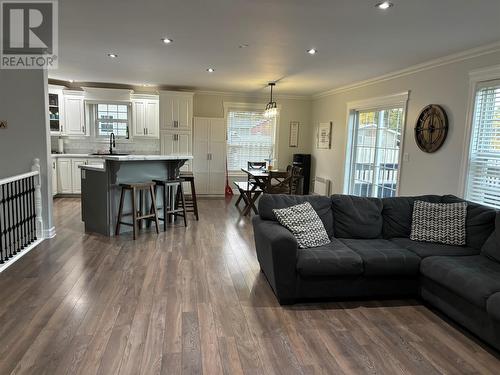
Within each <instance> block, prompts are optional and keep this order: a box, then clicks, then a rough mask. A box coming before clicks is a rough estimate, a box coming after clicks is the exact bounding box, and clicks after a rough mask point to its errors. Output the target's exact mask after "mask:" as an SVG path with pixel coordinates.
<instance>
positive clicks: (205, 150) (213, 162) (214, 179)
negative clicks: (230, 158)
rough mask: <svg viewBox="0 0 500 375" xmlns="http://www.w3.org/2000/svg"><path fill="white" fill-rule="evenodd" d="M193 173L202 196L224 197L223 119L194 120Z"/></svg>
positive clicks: (224, 152)
mask: <svg viewBox="0 0 500 375" xmlns="http://www.w3.org/2000/svg"><path fill="white" fill-rule="evenodd" d="M193 173H194V176H195V181H196V192H197V194H200V195H224V187H225V182H226V181H225V178H226V125H225V121H224V119H222V118H220V119H219V118H201V117H196V118H195V119H194V138H193Z"/></svg>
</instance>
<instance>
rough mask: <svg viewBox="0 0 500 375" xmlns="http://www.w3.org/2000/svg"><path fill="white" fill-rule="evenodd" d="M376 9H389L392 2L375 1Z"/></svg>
mask: <svg viewBox="0 0 500 375" xmlns="http://www.w3.org/2000/svg"><path fill="white" fill-rule="evenodd" d="M375 6H376V7H377V8H378V9H382V10H386V9H389V8H391V7H392V6H394V4H393V3H391V2H390V1H382V2H380V3H377V4H376V5H375Z"/></svg>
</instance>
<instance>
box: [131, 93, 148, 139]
mask: <svg viewBox="0 0 500 375" xmlns="http://www.w3.org/2000/svg"><path fill="white" fill-rule="evenodd" d="M132 112H133V115H132V120H133V123H134V124H133V132H132V134H133V136H134V137H144V136H146V125H145V124H144V119H145V112H146V102H145V101H143V100H134V101H133V105H132Z"/></svg>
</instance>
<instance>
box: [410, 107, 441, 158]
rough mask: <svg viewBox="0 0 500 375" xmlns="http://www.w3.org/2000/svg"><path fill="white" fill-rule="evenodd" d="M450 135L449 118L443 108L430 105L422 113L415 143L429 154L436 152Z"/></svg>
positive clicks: (416, 126)
mask: <svg viewBox="0 0 500 375" xmlns="http://www.w3.org/2000/svg"><path fill="white" fill-rule="evenodd" d="M447 135H448V116H447V115H446V112H445V110H444V109H443V107H441V106H440V105H437V104H430V105H428V106H427V107H425V108H424V109H422V111H421V112H420V115H419V116H418V119H417V123H416V124H415V142H417V145H418V147H419V148H420V149H421V150H422V151H424V152H428V153H432V152H436V151H437V150H438V149H439V148H440V147H441V146H442V145H443V143H444V141H445V140H446V136H447Z"/></svg>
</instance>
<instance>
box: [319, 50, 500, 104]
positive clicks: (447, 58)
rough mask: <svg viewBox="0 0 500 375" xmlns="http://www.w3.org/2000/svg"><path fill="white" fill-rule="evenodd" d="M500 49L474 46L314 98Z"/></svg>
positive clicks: (320, 94) (321, 93)
mask: <svg viewBox="0 0 500 375" xmlns="http://www.w3.org/2000/svg"><path fill="white" fill-rule="evenodd" d="M499 51H500V42H495V43H492V44H488V45H485V46H481V47H476V48H472V49H469V50H465V51H462V52H458V53H455V54H451V55H447V56H443V57H439V58H437V59H433V60H429V61H427V62H424V63H421V64H416V65H412V66H410V67H408V68H405V69H401V70H396V71H394V72H392V73H388V74H383V75H380V76H377V77H373V78H370V79H367V80H364V81H359V82H355V83H351V84H348V85H345V86H341V87H338V88H334V89H331V90H327V91H324V92H320V93H318V94H314V95H312V98H313V99H319V98H323V97H325V96H330V95H334V94H338V93H341V92H346V91H351V90H355V89H358V88H361V87H365V86H369V85H374V84H376V83H380V82H384V81H389V80H392V79H396V78H400V77H404V76H408V75H411V74H415V73H418V72H421V71H424V70H429V69H433V68H437V67H439V66H443V65H448V64H453V63H456V62H460V61H464V60H469V59H472V58H475V57H479V56H483V55H489V54H492V53H495V52H499Z"/></svg>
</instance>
